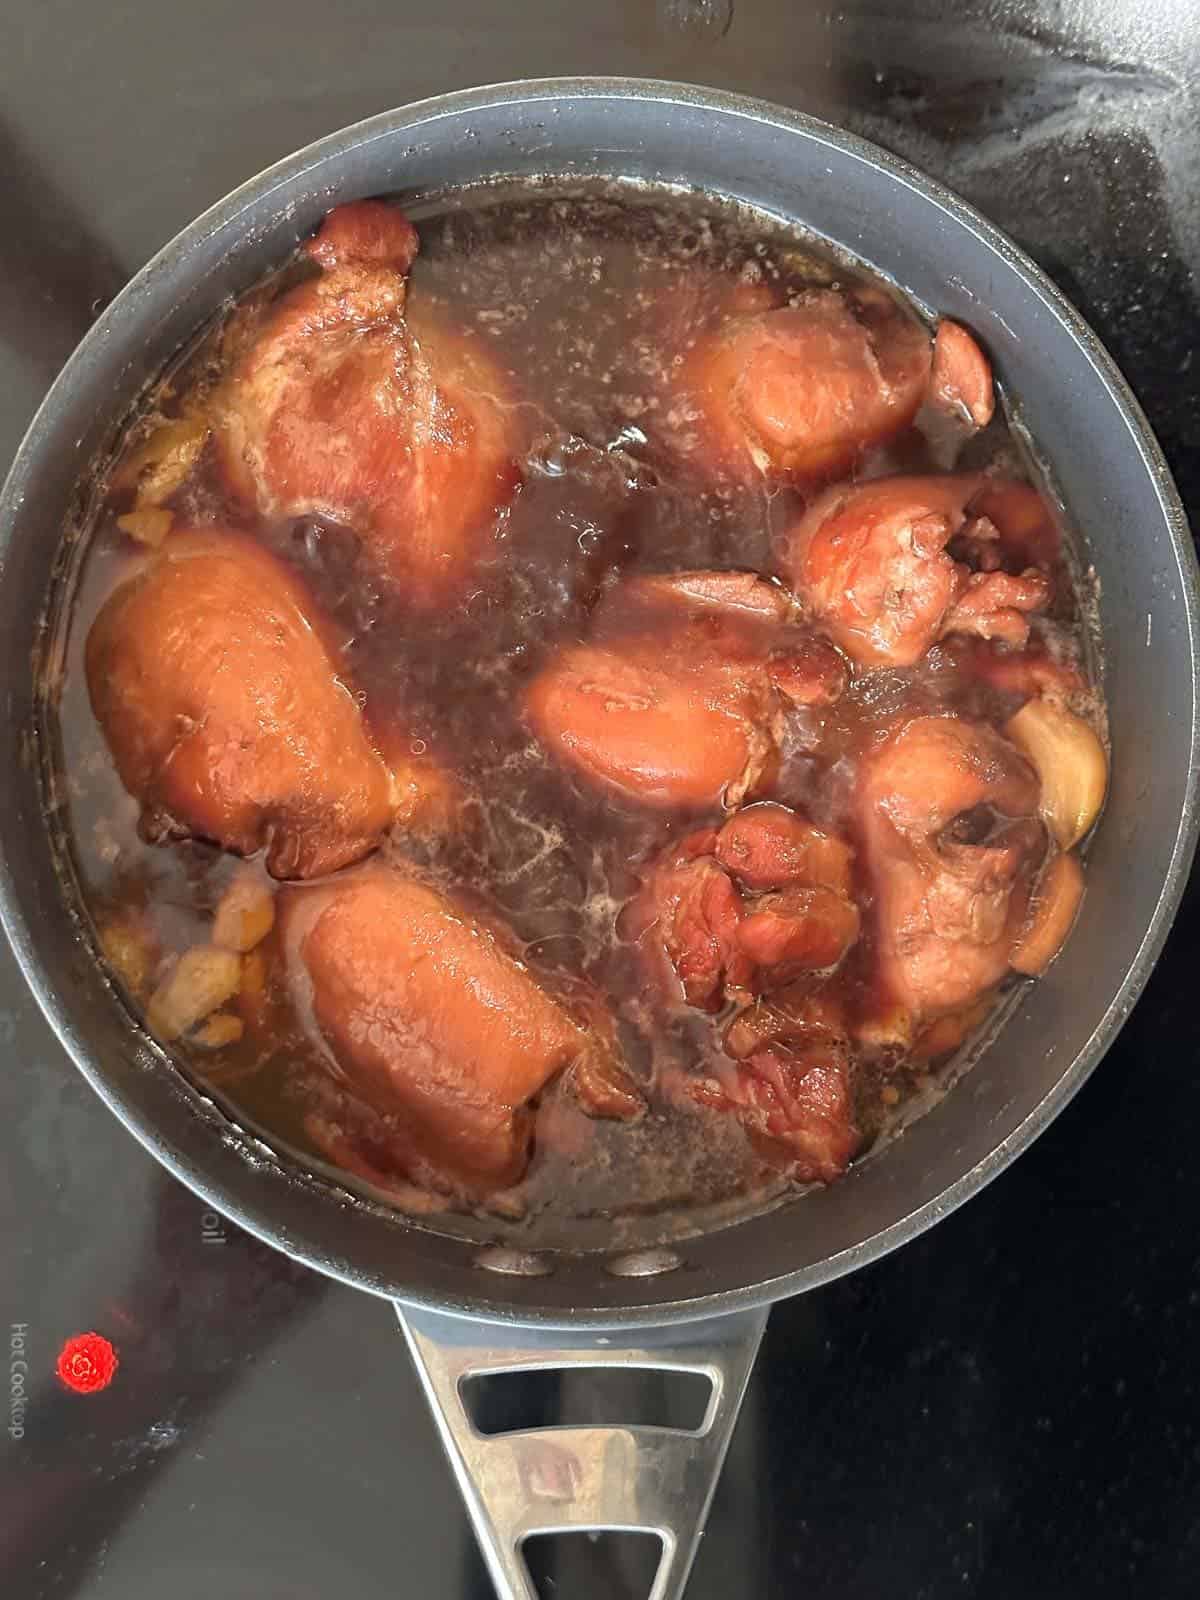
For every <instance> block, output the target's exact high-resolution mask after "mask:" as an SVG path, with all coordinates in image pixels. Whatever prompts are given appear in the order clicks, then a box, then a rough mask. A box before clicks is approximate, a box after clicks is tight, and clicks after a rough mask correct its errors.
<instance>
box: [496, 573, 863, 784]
mask: <svg viewBox="0 0 1200 1600" xmlns="http://www.w3.org/2000/svg"><path fill="white" fill-rule="evenodd" d="M789 613H790V606H789V602H788V598H787V596H786V595H785V594H784V593H783V591H782V590H780V589H778V588H777V587H775V586H773V585H771V584H769V583H767V582H764V581H763V580H762V579H760V578H757V577H756V576H755V575H754V574H753V573H745V572H710V573H704V572H699V573H681V574H678V575H674V576H669V577H644V578H643V577H639V578H631V579H626V580H625V581H624V582H622V583H619V584H617V585H616V587H615V588H613V589H612V590H610V591H609V593H608V594H607V595H606V596H605V597H604V599H603V600H602V601H601V602H600V604H599V605H598V606H597V607H596V609H595V611H594V612H593V614H592V617H591V626H590V630H589V634H588V636H587V638H586V639H585V640H584V641H583V642H581V643H578V644H570V645H566V646H564V647H562V648H560V649H559V650H558V651H557V652H556V653H555V654H554V655H552V656H551V658H550V661H549V663H548V664H547V665H546V666H545V667H544V668H543V669H542V671H541V672H540V673H539V674H538V675H537V676H536V677H535V678H534V679H533V681H532V682H531V683H530V685H529V687H528V689H527V691H526V696H525V711H526V716H527V717H528V720H529V722H530V724H531V726H532V727H533V729H534V731H535V732H536V733H537V735H538V737H539V738H540V739H541V741H542V743H543V744H544V745H545V746H546V747H547V748H548V749H549V750H550V752H551V753H552V754H553V755H554V756H555V757H556V758H557V759H558V760H560V761H561V762H562V763H563V764H564V765H565V766H567V767H568V768H570V769H571V770H572V771H574V772H575V773H577V774H578V775H579V776H580V777H582V778H583V779H585V780H586V781H587V782H588V783H590V784H593V785H596V786H598V787H600V788H602V789H607V790H608V791H610V792H613V793H616V794H618V795H619V796H621V797H622V798H623V799H626V800H631V801H635V802H637V803H639V804H642V805H647V806H652V807H656V808H660V809H674V808H678V809H686V810H702V809H707V808H711V807H714V806H718V805H726V806H733V805H736V804H737V803H738V802H739V801H740V800H741V799H742V798H743V797H744V796H745V795H746V794H747V793H749V792H750V791H752V790H753V788H754V786H755V785H756V784H757V783H758V782H759V780H760V778H761V777H762V775H763V773H764V772H765V771H766V770H767V768H768V766H769V764H770V762H771V760H772V758H773V756H774V752H775V741H776V736H777V733H778V730H779V723H780V718H781V717H782V715H783V713H784V710H785V708H786V706H787V705H788V704H789V703H794V702H797V701H801V702H814V701H818V702H820V701H825V700H828V699H831V698H836V696H837V694H839V693H840V692H841V688H842V685H843V682H844V668H843V664H842V661H841V658H840V657H839V656H838V654H837V652H836V651H835V650H833V649H832V648H831V647H830V646H829V645H828V644H827V643H825V642H824V641H822V640H818V639H814V638H812V636H811V635H807V634H805V633H803V632H802V631H801V630H798V629H795V628H791V627H789V625H788V617H789Z"/></svg>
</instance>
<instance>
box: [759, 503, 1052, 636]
mask: <svg viewBox="0 0 1200 1600" xmlns="http://www.w3.org/2000/svg"><path fill="white" fill-rule="evenodd" d="M985 482H986V480H984V479H981V478H980V477H978V476H976V475H961V476H957V477H896V478H878V479H874V480H872V481H870V482H867V483H862V484H858V485H846V484H843V485H840V486H839V487H838V488H835V489H830V490H828V491H827V492H826V493H825V494H823V495H820V496H819V497H818V498H817V499H816V500H815V501H814V502H813V503H812V505H811V506H809V508H808V510H807V511H805V513H804V514H803V516H802V517H801V518H800V520H799V521H798V522H797V523H795V524H794V525H793V526H792V527H791V528H790V529H789V530H788V531H787V532H786V533H785V534H784V536H783V538H782V540H781V541H780V544H779V549H778V566H779V571H780V573H781V575H782V576H783V578H784V580H785V581H786V582H787V583H789V584H790V585H791V586H792V588H793V589H794V590H795V592H796V593H797V595H798V596H799V597H800V599H801V600H802V601H803V602H804V603H805V604H806V605H807V606H808V607H809V608H810V609H811V611H812V613H813V615H814V616H815V617H816V618H817V619H818V620H819V621H820V622H821V623H822V624H823V625H824V626H825V627H826V628H827V629H828V631H829V633H830V636H831V637H832V638H833V640H834V642H835V643H836V644H837V645H839V646H840V647H841V649H843V650H844V651H845V652H846V654H847V655H849V656H850V657H851V659H852V660H854V661H856V662H859V663H861V664H862V665H864V666H869V667H881V666H890V667H907V666H912V665H913V664H914V662H916V661H919V660H920V659H921V657H922V656H923V655H924V654H925V652H926V651H927V650H928V649H929V647H930V645H932V644H933V643H934V642H935V641H936V640H937V639H939V638H941V637H942V636H943V635H945V634H949V633H975V634H979V635H980V636H981V637H983V638H996V639H1003V640H1004V641H1005V642H1006V643H1009V644H1016V645H1021V644H1024V643H1025V641H1026V639H1027V638H1028V635H1029V615H1030V613H1031V612H1035V611H1040V610H1043V609H1044V608H1045V607H1046V605H1048V604H1049V601H1050V599H1051V596H1052V593H1053V586H1052V581H1051V579H1050V577H1049V576H1048V575H1047V574H1046V573H1045V572H1043V571H1041V570H1040V569H1038V568H1033V567H1031V568H1029V569H1027V570H1026V571H1024V572H1022V573H1020V574H1016V575H1014V574H1010V573H1006V572H1003V571H990V572H974V573H973V572H972V571H971V569H970V568H969V567H968V566H966V565H964V564H963V563H961V562H958V561H955V560H954V559H953V558H952V557H951V555H950V553H949V552H948V550H947V548H946V547H947V545H949V543H950V541H951V540H952V539H953V538H954V537H955V535H956V534H958V533H959V531H960V530H961V529H963V527H964V524H966V523H967V521H968V515H969V513H968V507H969V506H970V505H971V503H972V501H973V500H974V499H975V497H976V496H977V495H979V493H980V491H981V488H982V487H983V486H984V484H985Z"/></svg>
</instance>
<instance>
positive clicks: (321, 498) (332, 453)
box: [215, 200, 518, 609]
mask: <svg viewBox="0 0 1200 1600" xmlns="http://www.w3.org/2000/svg"><path fill="white" fill-rule="evenodd" d="M304 249H305V253H306V254H307V255H308V256H309V257H310V259H311V260H313V261H314V262H315V263H316V264H317V265H318V266H319V267H320V268H321V271H320V273H319V275H318V276H316V277H315V278H313V279H310V280H307V281H305V282H304V283H302V284H300V285H299V286H298V287H296V288H294V289H292V290H290V291H289V292H288V293H287V294H285V295H284V296H283V298H282V299H281V300H280V301H279V303H278V305H277V306H275V307H274V308H273V309H272V310H271V312H270V313H269V314H268V316H267V319H266V322H265V324H264V326H263V328H262V330H261V332H260V333H259V334H258V337H257V338H256V339H255V340H254V342H253V343H252V344H251V346H250V347H249V349H248V350H246V351H245V353H244V354H242V355H241V357H240V358H239V359H238V361H237V362H236V364H235V366H234V369H233V371H232V373H231V375H230V378H229V380H228V382H227V383H226V384H225V385H224V386H223V388H222V390H221V393H220V396H219V397H218V400H217V402H216V408H215V409H216V420H217V424H218V440H219V443H220V446H221V450H222V456H223V460H224V462H225V465H226V468H227V471H228V474H229V477H230V479H231V481H232V483H233V485H234V487H235V489H236V490H237V491H238V492H239V493H240V494H241V495H242V496H243V497H244V498H245V499H246V500H247V501H249V502H250V503H251V504H253V505H256V506H257V508H258V509H259V510H260V511H261V512H263V513H264V514H266V515H268V516H282V517H292V516H302V515H309V514H312V515H317V516H324V517H329V518H331V519H333V520H335V521H337V522H340V523H344V524H346V525H348V526H349V527H351V528H352V529H353V530H354V531H355V532H356V533H357V534H358V536H359V538H360V539H361V540H362V541H363V543H364V546H365V547H366V548H367V550H368V551H369V553H370V556H371V558H372V560H373V562H374V564H375V565H376V567H377V568H378V569H379V571H380V572H381V573H382V575H383V576H384V577H385V578H386V579H387V580H388V581H389V582H390V584H391V585H392V587H393V588H394V589H395V591H396V593H397V594H398V595H399V596H400V597H401V598H402V599H403V600H404V601H405V602H406V603H407V604H410V605H412V606H414V607H421V608H426V609H432V608H435V607H439V606H443V605H445V604H446V603H447V602H448V601H450V600H452V599H453V598H454V597H455V596H456V595H457V594H459V593H461V591H462V590H463V589H464V588H465V587H466V585H467V584H468V583H469V582H470V581H471V578H472V575H473V574H474V573H475V571H476V569H477V567H478V565H479V563H480V562H481V561H482V560H483V559H485V558H486V557H487V555H488V554H489V552H490V551H491V550H492V547H493V542H494V523H495V519H496V514H497V512H498V511H499V510H500V509H501V508H502V507H503V506H504V505H506V504H507V502H508V501H509V500H510V499H511V497H512V495H513V493H514V490H515V488H516V485H517V481H518V472H517V467H516V464H515V455H516V449H517V447H516V445H515V442H514V438H513V433H512V428H511V426H510V422H509V412H508V410H507V406H508V400H507V396H506V384H505V381H504V378H503V375H502V374H501V373H500V372H499V370H498V369H497V368H496V366H495V364H494V363H493V362H492V360H491V359H490V357H489V356H488V354H487V353H486V352H485V351H484V350H483V349H482V348H481V347H480V346H479V345H478V344H477V343H476V342H475V341H473V340H471V339H470V338H469V337H468V336H466V335H460V334H457V333H454V332H451V331H450V330H449V329H447V328H445V327H442V326H440V325H436V324H435V323H433V322H431V321H430V322H427V323H423V324H422V325H421V326H420V327H419V328H418V327H415V326H414V323H413V319H412V317H411V315H410V314H408V313H407V312H406V306H405V300H406V290H407V276H406V275H407V273H408V269H409V267H410V266H411V265H412V261H413V257H414V256H415V255H416V251H417V236H416V232H415V230H414V229H413V227H412V224H411V223H410V222H408V221H407V219H406V218H405V217H404V216H403V215H402V214H401V213H400V212H399V211H398V210H397V209H396V208H395V207H394V206H390V205H386V204H384V203H383V202H381V201H377V200H361V201H356V202H354V203H352V204H350V205H345V206H339V207H338V208H337V209H336V210H335V211H331V212H330V213H329V215H328V216H327V217H326V219H325V221H324V222H323V223H322V225H321V228H320V230H319V231H318V233H317V235H316V236H315V238H313V239H311V240H310V241H309V242H308V244H307V245H306V246H305V247H304Z"/></svg>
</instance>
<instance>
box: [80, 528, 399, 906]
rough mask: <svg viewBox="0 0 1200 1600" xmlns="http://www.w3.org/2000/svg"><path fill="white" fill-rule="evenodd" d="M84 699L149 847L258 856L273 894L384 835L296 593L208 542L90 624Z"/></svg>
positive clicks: (133, 581)
mask: <svg viewBox="0 0 1200 1600" xmlns="http://www.w3.org/2000/svg"><path fill="white" fill-rule="evenodd" d="M86 666H87V680H88V689H89V693H90V695H91V701H92V708H93V710H94V712H95V715H96V718H97V721H98V722H99V723H100V726H101V727H102V728H103V730H104V734H105V737H106V738H107V739H108V743H109V746H110V747H111V749H112V752H113V755H114V757H115V759H116V764H117V770H118V772H119V773H120V776H121V781H122V783H124V785H125V787H126V789H128V790H129V792H130V793H131V794H132V795H134V796H135V797H136V798H137V799H138V800H139V801H140V803H141V806H142V818H143V821H142V827H143V832H145V833H146V834H147V835H148V836H151V837H168V836H175V837H178V836H181V835H187V834H192V835H195V836H196V837H197V838H202V839H211V840H213V841H214V842H215V843H217V844H219V845H223V846H224V847H225V849H227V850H234V851H237V852H238V853H239V854H241V855H251V854H253V853H254V852H255V851H257V850H265V851H266V864H267V868H268V870H269V871H270V872H271V873H272V874H274V876H276V877H279V878H309V877H315V876H317V875H319V874H321V873H324V872H333V871H335V870H336V869H337V868H338V867H343V866H346V865H347V864H348V863H349V862H351V861H356V860H358V858H359V857H360V856H365V855H366V854H367V853H368V852H369V851H370V850H373V849H374V848H375V846H376V845H377V844H378V843H379V840H380V837H381V836H382V834H383V832H384V831H385V829H386V828H387V827H388V825H389V823H390V822H391V819H392V812H393V800H392V784H391V779H390V776H389V773H388V769H387V767H386V766H385V765H384V762H383V761H382V759H381V758H380V756H379V754H378V753H377V752H376V750H375V749H374V747H373V746H372V744H371V743H370V742H369V740H368V738H367V735H366V732H365V731H364V727H363V721H362V716H361V714H360V711H359V707H358V704H357V702H356V701H355V698H354V695H353V693H352V691H351V689H350V688H349V687H348V686H347V685H346V683H345V682H344V681H343V679H342V677H341V676H340V674H339V670H338V664H337V661H336V659H335V656H334V654H333V652H332V650H331V648H330V647H329V645H328V644H327V643H326V640H325V638H324V635H323V624H322V621H321V618H320V616H319V615H318V612H317V609H316V607H315V605H314V603H313V601H312V599H311V597H310V595H309V594H308V592H307V590H306V588H305V586H304V585H303V583H302V582H301V581H300V580H299V578H297V577H296V576H295V575H294V574H293V573H292V572H290V571H289V570H288V568H287V567H285V566H284V565H283V563H282V562H280V561H279V560H277V559H276V558H275V557H274V556H273V555H271V554H270V553H269V552H268V551H266V550H265V549H263V547H262V546H261V545H258V544H256V543H254V541H252V540H251V539H249V538H246V537H244V536H243V535H241V534H236V533H231V532H229V531H227V530H223V529H219V528H206V529H202V530H201V529H197V530H193V531H190V532H189V531H184V532H181V533H178V534H173V535H172V537H171V538H170V540H169V541H168V542H167V543H166V544H165V545H164V546H163V548H162V550H161V551H160V552H159V553H157V554H156V555H154V556H153V557H150V558H149V559H148V560H146V561H144V562H143V563H141V565H140V567H139V568H138V569H137V570H136V571H135V573H134V575H133V576H132V577H130V578H128V579H127V580H126V581H125V582H124V583H122V584H121V585H120V586H119V587H118V588H117V589H116V590H115V591H114V592H113V594H112V595H111V596H110V597H109V599H108V601H107V602H106V604H105V605H104V607H103V609H102V610H101V611H100V613H99V615H98V616H97V618H96V620H95V622H94V623H93V625H92V628H91V631H90V633H89V635H88V639H87V649H86Z"/></svg>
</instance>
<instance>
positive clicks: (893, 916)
mask: <svg viewBox="0 0 1200 1600" xmlns="http://www.w3.org/2000/svg"><path fill="white" fill-rule="evenodd" d="M1039 798H1040V796H1039V783H1038V778H1037V774H1036V773H1035V771H1034V769H1033V767H1032V766H1031V765H1030V763H1029V762H1028V761H1027V760H1026V759H1025V758H1024V756H1023V755H1022V754H1021V753H1020V751H1018V750H1017V749H1016V747H1015V746H1014V745H1012V744H1010V743H1009V742H1008V741H1007V740H1006V739H1003V738H1002V737H1001V736H1000V735H999V734H998V733H997V732H996V731H995V729H993V728H992V727H990V726H989V725H987V724H985V723H976V722H968V721H966V720H965V719H963V718H959V717H936V716H930V717H917V718H914V719H913V720H911V721H909V722H907V723H906V724H904V725H902V726H901V727H899V728H898V729H897V730H896V731H895V732H894V733H893V734H892V735H891V737H890V738H889V739H888V740H887V741H886V742H885V743H884V744H883V745H882V746H880V747H879V748H878V749H876V750H875V751H874V752H873V753H872V754H871V755H870V756H869V757H868V758H867V760H866V762H865V763H864V765H863V770H862V775H861V779H860V791H859V817H860V824H861V827H862V832H863V839H864V844H865V866H866V870H867V874H868V877H869V878H870V880H871V882H872V884H873V887H874V890H875V942H876V949H877V956H878V961H879V968H880V978H881V982H882V984H883V987H884V989H885V991H886V992H887V993H888V994H890V995H891V996H892V997H893V998H894V1000H895V1001H896V1002H897V1003H898V1004H899V1005H900V1006H901V1007H902V1008H903V1009H904V1011H905V1012H906V1014H907V1015H908V1016H909V1017H910V1018H911V1019H913V1020H914V1021H925V1020H929V1019H931V1018H935V1017H938V1016H942V1015H946V1014H948V1013H951V1012H957V1011H962V1010H964V1009H965V1008H967V1007H969V1006H970V1005H972V1004H973V1003H974V1001H976V1000H977V999H978V998H979V997H980V996H981V995H982V994H983V993H984V992H985V991H987V990H989V989H991V988H992V987H993V986H994V985H995V984H997V983H999V981H1000V979H1001V978H1003V977H1004V975H1005V973H1006V972H1007V971H1008V969H1009V957H1010V954H1011V951H1012V947H1013V944H1014V941H1015V939H1016V938H1017V936H1018V934H1019V933H1020V931H1021V928H1022V925H1023V922H1024V918H1025V913H1026V907H1027V904H1028V899H1029V893H1030V889H1031V886H1032V883H1033V881H1034V878H1035V876H1036V874H1037V872H1038V870H1039V868H1040V866H1041V863H1042V861H1043V859H1044V858H1045V855H1046V847H1047V840H1046V832H1045V829H1044V827H1043V825H1042V823H1041V822H1040V821H1039V819H1038V803H1039Z"/></svg>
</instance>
